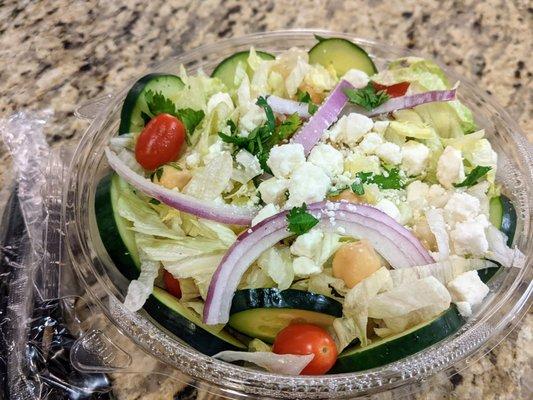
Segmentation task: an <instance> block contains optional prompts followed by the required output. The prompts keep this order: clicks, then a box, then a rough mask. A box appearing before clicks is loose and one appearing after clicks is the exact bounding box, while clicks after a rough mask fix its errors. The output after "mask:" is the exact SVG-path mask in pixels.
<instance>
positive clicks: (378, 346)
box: [330, 307, 464, 373]
mask: <svg viewBox="0 0 533 400" xmlns="http://www.w3.org/2000/svg"><path fill="white" fill-rule="evenodd" d="M463 323H464V319H463V318H462V317H461V316H460V315H459V313H458V312H457V310H456V308H455V307H450V308H449V309H448V310H446V311H444V312H443V313H442V314H441V315H440V316H438V317H437V318H435V319H433V320H432V321H429V322H425V323H423V324H420V325H417V326H415V327H413V328H411V329H409V330H407V331H405V332H402V333H399V334H397V335H392V336H390V337H387V338H384V339H379V340H376V341H374V342H372V343H371V344H370V345H368V346H366V347H360V346H356V347H354V348H351V349H348V350H346V351H343V352H342V353H341V354H340V355H339V358H338V359H337V362H336V363H335V365H334V366H333V368H332V369H331V371H330V373H343V372H355V371H364V370H367V369H371V368H376V367H381V366H383V365H386V364H389V363H391V362H394V361H397V360H399V359H401V358H404V357H407V356H410V355H413V354H415V353H417V352H419V351H421V350H424V349H425V348H427V347H429V346H431V345H434V344H435V343H438V342H440V341H441V340H442V339H445V338H446V337H448V336H449V335H451V334H453V333H455V332H457V330H458V329H459V328H460V327H461V326H462V325H463Z"/></svg>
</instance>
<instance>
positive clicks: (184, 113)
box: [176, 108, 205, 135]
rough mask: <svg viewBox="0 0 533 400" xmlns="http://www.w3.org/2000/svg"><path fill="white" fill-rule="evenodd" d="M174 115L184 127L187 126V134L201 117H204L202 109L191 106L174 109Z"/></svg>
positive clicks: (189, 133)
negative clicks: (194, 108)
mask: <svg viewBox="0 0 533 400" xmlns="http://www.w3.org/2000/svg"><path fill="white" fill-rule="evenodd" d="M176 117H178V118H179V120H180V121H181V122H183V125H185V128H187V134H188V135H192V133H193V132H194V130H195V129H196V127H197V126H198V124H199V123H200V122H202V119H204V117H205V113H204V112H203V111H202V110H193V109H192V108H181V109H179V110H177V111H176Z"/></svg>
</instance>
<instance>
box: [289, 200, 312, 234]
mask: <svg viewBox="0 0 533 400" xmlns="http://www.w3.org/2000/svg"><path fill="white" fill-rule="evenodd" d="M287 222H288V226H287V229H288V230H289V231H290V232H293V233H295V234H296V235H303V234H304V233H307V232H309V231H310V230H311V229H312V228H313V227H314V226H315V225H316V224H318V219H317V218H315V217H313V216H312V215H311V214H310V213H308V212H307V205H306V204H305V203H302V206H301V207H293V208H292V209H291V210H290V211H289V213H288V214H287Z"/></svg>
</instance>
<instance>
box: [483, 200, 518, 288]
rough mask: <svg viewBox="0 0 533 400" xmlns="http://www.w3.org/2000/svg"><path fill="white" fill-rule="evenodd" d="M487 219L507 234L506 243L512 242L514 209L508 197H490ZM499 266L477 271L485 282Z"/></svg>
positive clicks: (514, 218)
mask: <svg viewBox="0 0 533 400" xmlns="http://www.w3.org/2000/svg"><path fill="white" fill-rule="evenodd" d="M489 220H490V222H491V223H492V225H494V226H495V227H496V228H498V229H499V230H500V231H502V232H503V233H504V234H505V235H506V236H507V245H508V246H511V245H512V244H513V239H514V235H515V231H516V210H515V208H514V206H513V203H511V200H509V198H508V197H506V196H504V195H503V194H502V195H500V196H496V197H493V198H492V199H490V205H489ZM500 268H501V267H494V268H486V269H482V270H479V271H478V274H479V278H480V279H481V280H482V281H483V282H484V283H487V282H488V281H489V280H490V279H491V278H492V277H493V276H494V274H495V273H496V272H498V270H499V269H500Z"/></svg>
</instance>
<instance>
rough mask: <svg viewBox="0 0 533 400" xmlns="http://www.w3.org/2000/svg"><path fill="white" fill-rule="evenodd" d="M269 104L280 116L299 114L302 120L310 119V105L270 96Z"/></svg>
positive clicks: (268, 98)
mask: <svg viewBox="0 0 533 400" xmlns="http://www.w3.org/2000/svg"><path fill="white" fill-rule="evenodd" d="M267 103H268V105H269V106H270V108H272V111H274V112H275V113H278V114H285V115H290V114H294V113H296V114H298V115H299V116H300V117H302V118H309V117H310V116H311V114H309V108H308V107H309V105H308V104H307V103H301V102H299V101H294V100H289V99H283V98H281V97H278V96H274V95H270V96H268V97H267Z"/></svg>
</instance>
